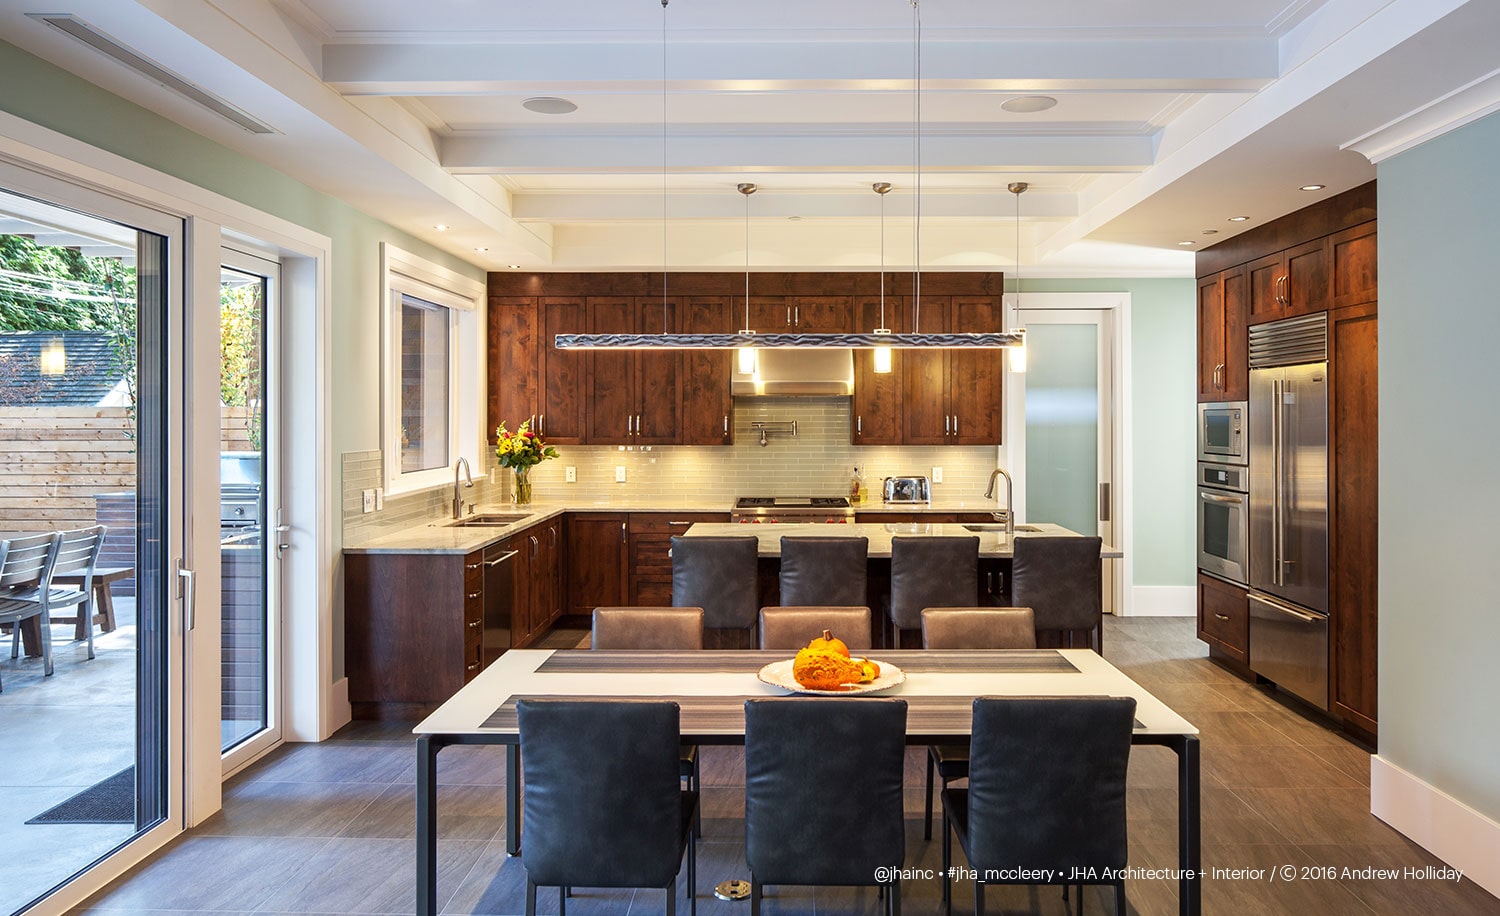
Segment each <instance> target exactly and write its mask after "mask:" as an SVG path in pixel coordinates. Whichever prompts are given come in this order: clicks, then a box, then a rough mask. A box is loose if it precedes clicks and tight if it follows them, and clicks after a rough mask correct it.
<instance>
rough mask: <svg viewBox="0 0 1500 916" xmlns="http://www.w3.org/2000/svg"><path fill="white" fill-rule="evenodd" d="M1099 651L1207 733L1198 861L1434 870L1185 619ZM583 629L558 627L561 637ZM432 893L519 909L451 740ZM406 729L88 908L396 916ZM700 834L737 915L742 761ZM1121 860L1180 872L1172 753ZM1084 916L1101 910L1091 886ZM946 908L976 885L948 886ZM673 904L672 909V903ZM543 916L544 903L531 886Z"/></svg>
mask: <svg viewBox="0 0 1500 916" xmlns="http://www.w3.org/2000/svg"><path fill="white" fill-rule="evenodd" d="M1107 623H1108V626H1107V635H1106V640H1105V645H1106V647H1107V650H1106V655H1107V656H1108V657H1109V658H1110V660H1111V661H1113V662H1114V663H1115V664H1117V665H1119V666H1120V667H1121V668H1123V669H1124V670H1125V671H1127V672H1128V673H1129V674H1130V675H1131V676H1132V677H1134V678H1136V679H1137V680H1139V681H1140V682H1141V683H1143V684H1145V685H1146V686H1147V687H1148V688H1149V689H1151V690H1152V691H1153V692H1155V693H1156V694H1157V695H1158V696H1159V697H1161V698H1162V699H1163V700H1165V701H1166V702H1167V703H1169V704H1170V705H1173V706H1174V707H1176V708H1178V709H1179V710H1180V711H1181V712H1182V713H1183V714H1184V715H1186V716H1187V718H1188V719H1190V720H1191V721H1193V722H1194V723H1195V724H1197V725H1198V726H1199V728H1201V729H1202V732H1203V812H1204V819H1203V832H1204V847H1203V851H1204V862H1205V864H1206V865H1208V866H1218V867H1243V868H1249V867H1272V866H1279V865H1288V864H1290V865H1294V866H1295V865H1309V866H1312V865H1337V866H1344V865H1348V866H1361V867H1362V866H1365V865H1376V866H1384V867H1389V866H1392V865H1418V866H1420V865H1426V864H1437V860H1436V859H1435V858H1433V857H1432V856H1430V855H1429V854H1427V853H1426V852H1425V851H1423V850H1422V849H1420V848H1419V847H1417V846H1416V845H1414V844H1412V843H1410V842H1408V841H1407V840H1406V839H1405V838H1404V837H1402V836H1401V835H1400V834H1399V833H1397V832H1396V831H1394V830H1391V829H1390V828H1388V827H1386V826H1385V825H1384V824H1382V823H1381V822H1380V821H1379V820H1377V819H1376V818H1374V817H1372V816H1371V815H1370V814H1369V802H1368V782H1369V755H1368V754H1367V753H1365V752H1363V751H1361V750H1360V749H1359V748H1357V747H1355V746H1354V745H1352V744H1349V743H1348V742H1347V741H1345V740H1344V739H1343V738H1341V737H1339V735H1337V734H1336V733H1333V732H1331V731H1329V730H1327V729H1325V728H1323V727H1322V726H1320V725H1318V724H1315V723H1312V722H1310V721H1308V720H1307V719H1305V718H1303V717H1301V716H1300V715H1298V714H1297V713H1296V712H1294V711H1292V710H1291V709H1289V708H1288V706H1287V705H1286V704H1284V703H1283V702H1282V701H1280V700H1278V699H1277V698H1276V697H1275V696H1273V695H1270V694H1267V693H1266V692H1265V691H1263V690H1261V689H1258V688H1255V687H1252V686H1250V685H1248V684H1245V683H1244V682H1242V681H1239V680H1237V679H1236V678H1234V677H1233V676H1231V675H1229V674H1227V673H1225V672H1224V671H1222V670H1221V669H1219V668H1218V667H1217V666H1215V665H1214V664H1213V663H1211V662H1209V661H1208V660H1207V659H1206V658H1204V657H1203V656H1204V650H1203V646H1202V644H1201V643H1198V642H1197V641H1196V640H1194V639H1193V623H1192V621H1191V620H1188V619H1182V618H1132V619H1128V620H1114V619H1110V620H1108V621H1107ZM583 635H584V634H583V633H582V632H579V631H565V632H562V633H559V634H556V635H555V636H554V637H553V641H554V642H555V644H559V645H561V644H565V643H571V642H573V641H575V640H577V639H578V638H579V637H581V636H583ZM439 773H440V782H441V788H440V791H439V811H440V813H439V820H440V824H439V829H440V835H441V845H440V861H441V874H440V876H439V897H440V899H441V900H442V901H443V905H444V912H446V913H471V914H515V913H520V912H522V896H521V890H522V887H523V884H524V870H523V869H522V867H521V863H520V861H519V860H518V859H508V858H506V856H505V851H504V841H503V835H502V830H503V827H504V814H503V801H502V788H503V779H504V776H503V773H504V766H503V752H501V751H500V750H499V749H496V748H450V749H448V750H445V751H443V753H442V757H441V758H440V769H439ZM414 775H415V764H414V755H413V753H412V749H411V738H410V736H409V734H408V731H407V726H404V725H380V724H373V723H355V724H353V725H351V726H350V727H348V728H346V729H344V730H343V731H341V732H340V733H339V734H338V735H337V736H336V737H335V738H334V739H333V740H331V741H327V742H324V743H322V744H317V745H292V746H287V747H285V748H282V749H281V750H279V751H278V752H276V753H275V754H273V755H272V756H271V757H270V758H269V759H266V760H264V761H262V762H260V763H259V764H257V765H256V766H254V767H252V768H251V769H250V770H249V771H247V772H245V773H243V774H241V775H239V776H237V777H236V778H235V779H234V780H232V781H231V783H230V784H229V785H228V786H226V791H225V797H224V810H223V812H222V813H220V814H218V815H216V816H215V817H214V818H212V819H211V820H210V821H209V822H208V823H206V824H204V825H203V826H201V827H199V828H198V829H196V830H193V831H192V832H191V833H189V834H188V835H187V836H185V837H183V838H182V839H181V840H180V841H178V842H177V843H175V844H173V845H172V846H171V847H170V848H169V849H167V850H165V851H164V852H163V853H161V854H159V855H158V856H156V857H155V858H154V859H153V860H152V861H150V862H148V863H146V864H145V865H143V866H141V867H139V868H137V869H136V870H135V871H134V872H133V873H132V874H130V875H127V876H126V877H124V878H122V879H121V880H119V881H117V882H115V883H114V884H113V885H111V886H110V887H108V888H106V889H105V890H104V891H103V892H102V893H101V894H99V895H98V897H97V898H95V899H94V900H93V901H92V902H91V904H90V906H91V907H93V908H94V909H97V910H100V911H103V912H108V913H116V914H118V913H137V914H145V913H182V912H195V913H247V912H256V913H277V912H280V913H409V912H412V903H413V894H414V891H413V886H414V881H413V872H414V867H415V866H414V861H413V849H412V833H413V823H412V822H413V817H412V812H413V806H412V793H413V786H412V783H413V779H414ZM703 778H704V786H705V788H704V831H705V837H704V839H703V841H702V842H701V844H700V847H699V850H700V852H699V861H698V867H699V889H698V893H699V896H698V908H699V912H700V913H703V914H705V916H716V914H740V916H744V914H747V913H748V912H749V906H748V904H746V903H743V902H742V903H733V904H731V903H725V902H722V901H719V900H716V899H715V898H713V897H712V895H711V888H712V886H713V884H714V883H715V882H717V881H720V880H723V879H724V878H727V877H734V876H743V875H744V873H745V867H744V848H743V829H744V828H743V824H742V822H741V821H740V820H739V818H740V816H741V815H742V814H743V810H744V798H743V796H744V775H743V768H742V762H741V756H740V753H739V752H738V751H737V750H735V749H729V748H706V749H704V766H703ZM907 785H908V789H907V798H906V808H907V864H908V866H909V867H912V868H932V869H934V870H936V868H937V863H938V862H939V858H940V845H939V843H938V842H937V840H936V839H934V840H933V841H932V842H930V843H929V842H924V841H923V840H922V825H921V810H922V790H921V786H922V758H921V756H920V754H919V753H915V752H914V753H913V754H912V755H911V756H910V757H909V760H908V772H907ZM1129 805H1130V818H1131V821H1130V829H1131V860H1132V864H1136V865H1142V866H1171V865H1173V864H1175V862H1176V789H1175V765H1174V759H1173V757H1172V755H1171V753H1170V752H1169V751H1166V750H1164V749H1160V748H1138V749H1137V750H1136V751H1135V752H1134V753H1133V754H1132V757H1131V770H1130V796H1129ZM771 894H772V895H771V896H770V897H768V898H767V906H766V912H767V913H768V914H804V916H805V914H815V916H822V914H860V916H864V914H873V913H877V912H879V907H880V904H879V901H878V900H877V899H876V896H875V893H874V891H873V890H870V889H861V890H851V889H842V888H834V889H812V888H774V889H772V891H771ZM1129 895H1130V907H1131V909H1132V910H1133V911H1135V912H1137V913H1145V914H1158V913H1160V914H1168V913H1175V912H1176V893H1175V887H1174V886H1173V885H1172V884H1170V883H1168V882H1166V881H1152V880H1143V881H1132V882H1130V883H1129ZM938 897H939V894H938V883H937V882H936V881H935V880H934V881H912V882H908V883H907V885H906V887H905V891H904V895H903V903H904V911H905V912H907V913H919V914H931V913H937V912H941V907H940V905H939V903H938ZM1087 897H1088V912H1091V913H1107V912H1110V903H1109V902H1108V901H1107V900H1106V899H1105V898H1104V897H1103V895H1102V894H1099V893H1096V892H1093V891H1090V892H1089V893H1088V895H1087ZM987 901H988V903H989V904H990V906H989V912H991V913H1041V914H1062V913H1064V912H1066V911H1065V909H1064V908H1063V904H1062V901H1061V899H1060V897H1059V894H1058V891H1057V890H1056V889H1055V888H1035V889H1032V888H1011V889H1007V890H1005V891H998V889H991V891H990V893H989V894H988V895H987ZM955 904H956V907H955V909H956V911H958V912H969V911H971V908H972V893H971V891H970V889H969V888H967V887H964V886H959V887H957V888H956V893H955ZM684 906H685V900H683V901H679V912H686V910H685V908H684ZM1204 908H1205V910H1206V912H1208V913H1233V914H1236V916H1239V914H1261V913H1266V914H1271V913H1276V914H1280V913H1298V914H1300V913H1323V914H1344V913H1349V914H1369V913H1380V914H1411V913H1444V914H1494V913H1500V901H1497V900H1496V899H1495V898H1494V897H1491V896H1490V895H1488V894H1486V893H1485V892H1484V891H1483V890H1482V889H1480V888H1478V887H1477V886H1475V885H1474V884H1472V883H1470V882H1468V881H1464V882H1461V883H1457V884H1454V883H1438V882H1430V881H1422V882H1418V881H1377V880H1371V881H1358V880H1351V881H1336V880H1329V881H1297V882H1292V883H1282V882H1276V883H1270V882H1267V881H1265V880H1260V881H1249V880H1227V879H1225V880H1209V881H1207V882H1206V883H1205V888H1204ZM541 911H542V912H545V913H555V912H557V904H556V898H555V897H554V896H552V895H550V894H544V895H543V896H542V901H541ZM568 911H569V912H570V913H576V914H580V916H587V914H627V916H633V914H637V913H659V912H661V911H662V904H661V897H660V894H659V892H647V891H643V892H641V893H639V894H635V893H631V892H629V891H623V892H609V891H596V890H587V889H580V890H579V891H577V893H576V896H575V897H574V898H573V899H572V900H570V901H569V902H568Z"/></svg>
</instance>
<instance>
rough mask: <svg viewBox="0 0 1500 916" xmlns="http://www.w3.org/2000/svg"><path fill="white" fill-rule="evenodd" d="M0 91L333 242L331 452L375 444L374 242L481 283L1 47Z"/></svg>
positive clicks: (45, 120) (15, 109)
mask: <svg viewBox="0 0 1500 916" xmlns="http://www.w3.org/2000/svg"><path fill="white" fill-rule="evenodd" d="M0 86H4V87H7V88H6V90H5V91H3V92H0V109H3V110H5V111H7V112H9V113H11V114H13V115H16V116H18V117H21V118H25V119H26V120H28V121H31V122H33V123H35V124H40V125H42V126H44V127H49V128H51V129H53V130H55V131H58V132H59V133H63V134H67V135H68V136H70V137H75V138H77V139H79V140H82V141H84V142H86V143H89V144H92V145H93V146H97V147H99V148H100V149H105V150H109V151H110V152H112V153H116V154H118V155H120V156H124V157H125V158H127V159H131V160H133V161H135V162H139V163H141V164H142V165H146V166H150V167H151V168H154V169H157V170H159V171H162V172H165V173H167V174H168V175H172V176H174V177H176V178H181V179H182V180H184V181H188V182H191V183H192V184H195V185H198V186H199V187H202V188H206V189H208V190H210V191H215V192H217V193H219V194H223V195H224V196H225V197H230V198H233V199H235V200H238V201H240V202H242V203H245V204H247V205H249V206H252V207H255V208H256V209H258V210H262V211H265V212H266V213H271V214H274V215H275V216H279V217H281V218H282V219H286V220H289V221H290V222H293V223H296V224H297V225H299V226H303V227H305V228H308V229H311V230H313V231H314V232H320V233H322V234H324V235H326V236H328V237H329V238H331V239H332V240H333V258H332V263H331V264H330V271H331V279H332V289H333V301H332V302H331V303H330V321H331V331H332V335H333V339H334V340H335V341H338V345H337V346H335V347H333V348H332V358H333V362H332V366H331V367H330V369H331V371H330V373H329V378H330V379H331V380H332V386H333V392H332V395H333V400H332V403H333V404H334V405H335V409H334V410H333V417H332V423H333V430H332V436H333V442H332V445H333V451H334V453H335V454H337V453H340V452H346V451H354V450H359V449H372V448H378V447H379V436H380V399H379V379H380V363H379V355H380V310H379V306H380V301H379V300H380V243H381V242H391V243H393V244H396V245H399V246H400V247H402V248H405V249H407V250H408V251H411V252H414V253H416V254H419V255H421V256H422V257H425V258H428V259H429V260H432V261H434V262H436V263H438V264H442V265H444V266H446V267H448V268H450V269H452V270H456V271H459V272H462V273H464V274H466V275H468V276H470V277H473V278H474V279H476V280H478V281H479V282H481V283H482V282H484V278H485V273H484V271H483V270H480V269H479V268H477V267H474V266H473V265H471V264H469V263H467V262H465V261H463V260H460V259H458V258H455V257H453V256H452V255H450V254H448V253H446V252H443V251H439V250H437V249H436V248H433V247H432V246H430V245H428V244H427V243H426V242H423V241H420V240H419V239H417V238H414V237H413V236H410V235H408V234H406V233H405V232H402V231H401V230H399V229H396V228H394V227H393V226H391V225H389V224H387V223H384V222H381V221H380V220H377V219H375V218H373V217H371V216H369V215H367V214H365V213H362V212H361V211H359V210H356V209H354V208H353V207H350V206H349V205H348V204H345V203H343V202H341V201H339V200H337V199H335V198H333V197H330V196H328V195H327V194H323V193H321V192H319V191H315V190H313V189H312V188H310V187H308V186H307V185H305V184H302V183H301V182H299V181H297V180H295V179H293V178H290V177H288V176H287V175H285V174H284V173H282V172H278V171H277V170H275V169H273V168H271V167H270V166H268V165H265V164H263V163H261V162H257V161H256V160H254V159H251V158H250V157H248V156H245V155H243V154H241V153H238V152H235V151H234V150H231V149H228V148H227V147H224V146H220V145H219V144H217V143H215V142H213V141H212V140H208V139H206V138H204V137H203V136H200V135H199V134H195V133H193V132H192V131H190V130H188V129H186V128H184V127H182V126H180V125H178V124H176V123H174V122H172V121H169V120H167V119H166V118H163V117H161V116H160V115H157V114H154V113H152V112H150V111H147V110H146V109H144V108H141V107H139V106H137V105H135V104H132V103H130V102H127V101H125V100H124V99H121V98H120V97H119V96H117V95H113V94H111V93H109V92H106V91H105V90H103V89H100V88H99V87H98V86H95V85H94V84H92V83H89V82H87V81H85V80H82V79H79V78H78V77H76V76H74V75H73V74H71V73H69V72H67V71H66V70H62V69H59V68H57V67H55V66H53V65H52V64H49V63H47V62H46V61H44V60H42V59H40V58H38V57H35V56H33V55H31V54H28V53H26V52H25V51H23V50H21V49H20V48H17V47H15V46H14V45H10V44H6V43H4V42H0ZM19 86H24V87H26V88H25V91H24V92H17V91H11V90H12V89H13V88H14V87H19Z"/></svg>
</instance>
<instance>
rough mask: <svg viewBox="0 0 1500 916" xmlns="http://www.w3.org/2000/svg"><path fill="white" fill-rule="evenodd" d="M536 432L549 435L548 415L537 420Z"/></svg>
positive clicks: (543, 415) (542, 415)
mask: <svg viewBox="0 0 1500 916" xmlns="http://www.w3.org/2000/svg"><path fill="white" fill-rule="evenodd" d="M536 431H537V432H538V433H539V434H541V435H544V436H545V435H546V434H547V415H546V414H541V415H540V416H538V417H537V418H536Z"/></svg>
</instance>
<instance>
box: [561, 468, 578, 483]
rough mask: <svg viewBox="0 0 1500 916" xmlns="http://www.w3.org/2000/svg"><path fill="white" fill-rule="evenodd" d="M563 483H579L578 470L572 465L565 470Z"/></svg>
mask: <svg viewBox="0 0 1500 916" xmlns="http://www.w3.org/2000/svg"><path fill="white" fill-rule="evenodd" d="M563 481H564V482H566V483H577V482H578V469H577V468H575V467H573V466H572V465H569V466H568V467H565V468H563Z"/></svg>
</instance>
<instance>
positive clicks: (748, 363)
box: [735, 181, 760, 375]
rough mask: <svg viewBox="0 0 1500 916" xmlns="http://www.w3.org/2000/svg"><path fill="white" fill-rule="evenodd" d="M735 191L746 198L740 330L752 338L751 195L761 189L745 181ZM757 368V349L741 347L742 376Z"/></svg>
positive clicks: (742, 333) (751, 372)
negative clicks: (743, 291)
mask: <svg viewBox="0 0 1500 916" xmlns="http://www.w3.org/2000/svg"><path fill="white" fill-rule="evenodd" d="M735 190H737V191H739V192H740V193H741V194H743V195H744V196H745V326H744V327H743V328H742V329H741V330H740V334H741V335H742V336H745V337H751V336H753V335H754V334H755V332H754V331H752V330H751V329H750V195H751V194H754V193H755V192H756V191H758V190H760V187H759V186H758V185H756V184H754V183H752V182H749V181H745V182H741V183H740V184H738V185H735ZM755 366H756V359H755V347H753V346H741V347H740V348H739V371H740V375H753V374H754V373H755Z"/></svg>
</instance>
